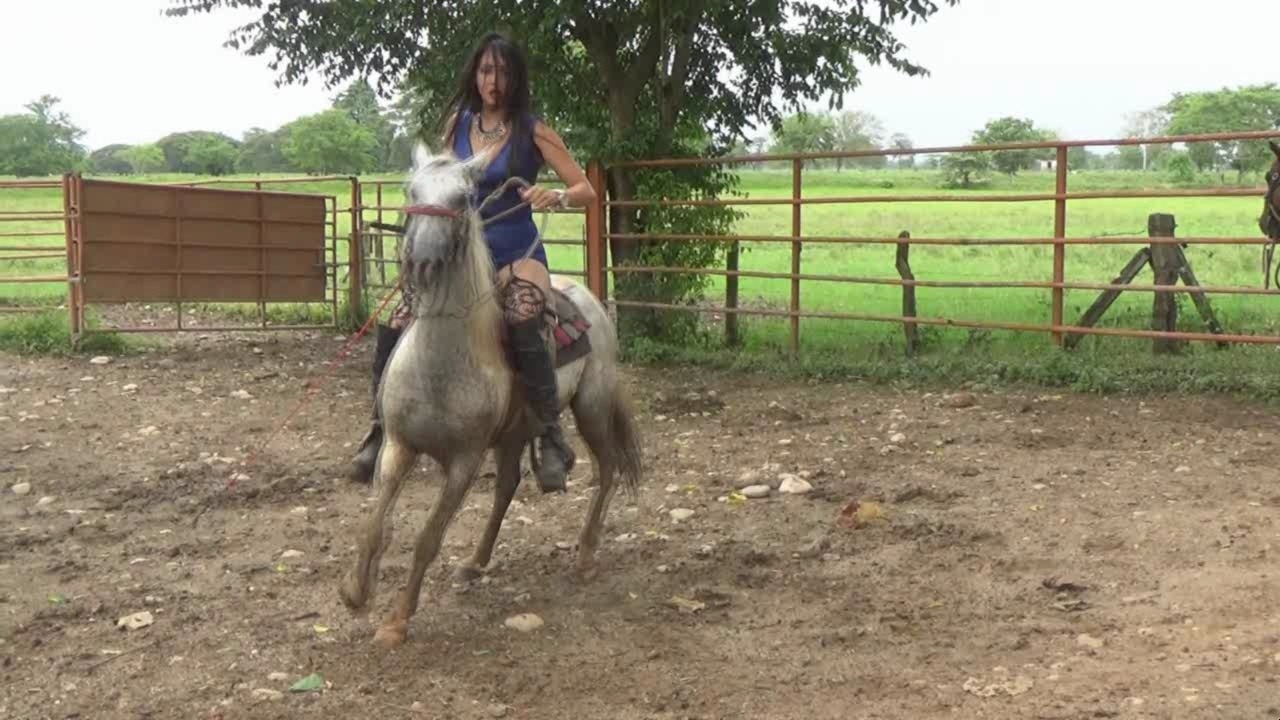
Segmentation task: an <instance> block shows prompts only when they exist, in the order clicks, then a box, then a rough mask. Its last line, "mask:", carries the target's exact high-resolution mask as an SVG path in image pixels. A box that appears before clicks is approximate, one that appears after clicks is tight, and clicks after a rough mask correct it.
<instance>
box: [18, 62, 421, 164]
mask: <svg viewBox="0 0 1280 720" xmlns="http://www.w3.org/2000/svg"><path fill="white" fill-rule="evenodd" d="M415 101H416V96H414V95H406V96H403V97H401V98H399V99H397V101H396V102H395V103H394V104H392V105H391V106H390V107H386V108H384V107H383V106H382V105H381V104H380V103H379V101H378V97H377V95H376V94H375V93H374V90H373V88H372V87H371V86H370V85H369V84H368V83H367V82H366V81H364V80H357V81H355V82H353V83H351V84H350V85H349V86H348V87H347V88H346V89H345V90H343V91H342V92H341V93H339V94H338V96H337V97H336V98H334V100H333V105H332V107H330V108H329V109H328V110H325V111H323V112H320V113H317V114H314V115H308V116H305V117H301V118H298V119H296V120H294V121H292V122H290V123H287V124H285V125H284V126H283V127H279V128H276V129H275V130H267V129H264V128H257V127H255V128H252V129H250V130H249V131H248V132H246V133H244V136H243V137H241V138H239V139H236V138H233V137H230V136H228V135H226V134H224V133H219V132H212V131H208V130H191V131H185V132H175V133H171V134H169V135H166V136H164V137H162V138H159V139H158V140H156V141H155V142H152V143H146V144H141V145H125V144H119V143H114V144H110V145H105V146H103V147H100V148H97V149H96V150H93V151H92V152H90V151H89V150H88V149H87V148H86V147H85V146H84V145H83V144H81V142H80V139H81V138H82V137H83V136H84V131H83V130H82V129H81V128H79V127H77V126H76V125H75V123H73V122H72V121H71V119H70V118H69V117H68V116H67V115H66V113H63V112H60V111H58V110H57V109H56V106H57V105H58V103H59V102H60V100H59V99H58V98H56V97H52V96H43V97H41V98H40V99H39V100H37V101H35V102H32V103H30V104H28V105H27V106H26V109H27V112H26V113H22V114H15V115H7V116H3V117H0V175H18V176H24V177H30V176H47V175H57V174H61V173H63V172H69V171H81V172H85V173H90V174H94V175H136V174H144V173H190V174H196V175H229V174H232V173H252V174H259V173H288V172H298V173H308V174H342V175H348V174H363V173H368V172H380V171H395V170H403V169H405V168H408V167H409V164H410V158H411V153H412V138H411V136H410V132H412V131H411V130H410V125H411V121H412V119H413V117H415V113H417V112H418V109H417V108H416V107H415Z"/></svg>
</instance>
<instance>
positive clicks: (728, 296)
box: [724, 240, 742, 347]
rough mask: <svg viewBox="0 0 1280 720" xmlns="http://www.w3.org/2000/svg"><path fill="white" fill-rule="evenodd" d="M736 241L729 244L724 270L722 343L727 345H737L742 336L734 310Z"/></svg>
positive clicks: (737, 249)
mask: <svg viewBox="0 0 1280 720" xmlns="http://www.w3.org/2000/svg"><path fill="white" fill-rule="evenodd" d="M739 251H740V248H739V245H738V241H737V240H734V241H733V242H732V243H731V244H730V245H729V252H728V256H727V257H726V259H725V270H727V271H728V272H727V274H726V275H725V278H724V307H725V310H726V312H725V314H724V343H725V345H728V346H729V347H737V346H738V345H739V344H740V343H741V342H742V338H741V337H740V336H739V335H738V313H736V312H734V310H737V309H738V255H739Z"/></svg>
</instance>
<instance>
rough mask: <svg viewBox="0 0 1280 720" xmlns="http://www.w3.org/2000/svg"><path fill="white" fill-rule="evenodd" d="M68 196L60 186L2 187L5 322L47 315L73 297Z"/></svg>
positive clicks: (0, 265) (0, 269)
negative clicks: (17, 317)
mask: <svg viewBox="0 0 1280 720" xmlns="http://www.w3.org/2000/svg"><path fill="white" fill-rule="evenodd" d="M63 195H64V193H63V183H62V182H60V181H57V180H6V181H0V298H3V300H0V316H3V315H11V314H17V313H35V312H42V311H46V310H48V309H49V308H50V307H57V306H58V305H59V304H61V303H62V302H64V301H66V300H67V299H68V298H69V297H70V289H69V283H70V282H71V280H70V278H69V277H68V274H67V271H66V267H67V265H66V263H67V249H66V244H65V242H64V241H63V238H65V237H66V233H67V209H66V204H65V202H64V198H63Z"/></svg>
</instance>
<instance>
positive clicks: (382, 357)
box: [351, 33, 595, 492]
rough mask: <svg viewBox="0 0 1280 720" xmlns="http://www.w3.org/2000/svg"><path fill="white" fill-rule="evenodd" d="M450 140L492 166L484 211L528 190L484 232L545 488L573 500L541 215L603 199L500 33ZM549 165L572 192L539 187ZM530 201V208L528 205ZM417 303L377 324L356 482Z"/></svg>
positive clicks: (471, 69)
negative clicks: (533, 100)
mask: <svg viewBox="0 0 1280 720" xmlns="http://www.w3.org/2000/svg"><path fill="white" fill-rule="evenodd" d="M444 117H445V118H446V119H445V121H444V123H443V128H442V129H443V132H442V141H443V143H444V147H446V148H450V149H451V150H452V151H453V153H454V155H456V156H457V157H458V158H460V159H464V160H465V159H468V158H471V157H473V156H474V155H476V154H477V153H488V154H489V156H490V157H491V158H492V159H491V161H490V164H489V166H488V169H487V170H486V171H485V173H484V176H483V178H481V180H480V182H479V183H477V188H476V194H475V196H474V197H473V198H472V199H471V202H472V204H473V205H479V204H480V203H481V202H482V201H483V200H484V199H485V198H487V197H489V196H490V195H491V194H493V193H494V192H495V191H497V189H498V188H499V187H500V186H501V185H502V184H503V183H505V182H507V181H508V180H509V179H511V178H513V177H518V178H522V179H524V180H525V181H526V182H527V183H528V185H529V186H528V187H527V188H524V189H519V190H518V189H516V188H508V189H507V191H506V192H505V193H503V194H502V195H500V196H499V197H498V199H496V200H495V201H494V202H491V203H489V205H488V206H487V207H484V208H483V209H482V210H481V213H480V214H481V217H482V218H484V219H485V220H488V219H490V218H493V217H495V216H498V215H502V216H503V217H501V218H498V219H497V220H495V221H494V222H491V223H489V224H487V225H486V226H485V228H484V236H485V240H486V242H487V243H488V246H489V250H490V252H491V253H492V254H493V262H494V268H495V270H496V271H497V279H498V283H499V285H500V286H501V288H502V289H501V291H500V292H499V297H500V299H501V302H502V307H503V317H504V319H505V321H506V323H507V325H508V328H509V330H510V338H511V342H512V345H513V349H514V351H515V360H516V370H517V372H518V373H519V375H520V379H521V381H522V384H523V386H524V388H525V394H526V396H527V398H528V400H529V403H530V405H531V408H532V410H533V412H534V415H535V417H536V419H537V421H538V426H537V427H538V430H537V432H536V433H535V434H536V435H537V436H538V437H539V454H540V455H541V462H540V463H539V465H538V486H539V487H540V488H541V489H542V491H543V492H564V490H565V478H566V476H567V475H568V474H569V471H570V470H572V469H573V466H574V463H575V462H576V460H575V457H574V453H573V449H572V448H571V447H570V446H569V443H568V441H567V440H566V439H565V437H564V432H563V431H562V430H561V428H560V420H559V415H560V412H559V409H558V405H557V401H556V398H557V387H556V374H555V369H554V365H553V363H552V358H551V355H550V352H549V349H548V348H547V345H546V344H545V342H544V341H543V336H542V332H541V331H542V324H543V311H544V310H545V309H546V307H547V302H548V298H549V297H550V286H551V279H550V274H549V270H548V262H547V254H546V250H545V248H544V247H543V246H542V245H541V244H538V246H537V248H536V249H534V250H533V251H532V252H530V248H531V246H533V244H534V243H535V242H537V239H538V238H537V226H536V225H535V224H534V221H533V212H534V211H535V210H548V209H551V208H556V207H560V208H565V207H582V206H585V205H587V204H589V203H590V202H592V201H593V200H594V199H595V190H594V189H593V188H592V187H591V184H590V183H589V182H588V181H587V176H586V173H584V172H583V170H582V168H581V167H580V166H579V165H578V163H576V162H575V161H574V159H573V157H572V156H571V155H570V154H569V150H568V148H566V147H565V144H564V141H563V140H561V139H560V136H559V135H557V134H556V132H555V131H554V130H552V129H551V128H550V127H548V126H547V124H546V123H545V122H543V121H542V120H540V119H538V118H537V117H535V116H534V115H533V114H532V112H531V110H530V98H529V79H528V70H527V64H526V62H525V58H524V54H523V53H522V52H521V50H520V49H519V48H518V47H517V46H516V45H515V44H513V43H512V42H510V41H509V40H507V39H506V38H505V37H503V36H502V35H500V34H498V33H490V34H488V35H486V36H485V37H483V38H482V39H481V40H480V42H479V43H478V44H477V46H476V48H475V50H474V52H473V53H472V55H471V58H470V60H468V62H467V64H466V68H465V69H464V70H463V73H462V77H461V79H460V81H459V87H458V90H457V91H456V93H455V94H454V96H453V98H452V99H451V101H450V105H449V112H447V113H446V114H445V116H444ZM544 163H545V164H547V165H550V166H551V168H552V169H553V170H554V171H555V173H556V174H557V175H558V176H559V177H560V179H561V180H562V181H563V182H564V184H565V186H566V189H565V190H550V189H547V188H544V187H541V186H539V185H537V177H538V171H539V170H540V169H541V168H542V166H543V164H544ZM522 203H528V205H526V206H523V207H517V206H520V205H521V204H522ZM412 308H413V297H412V293H411V292H409V291H408V286H407V285H404V292H403V294H402V296H401V299H400V303H399V304H398V305H397V306H396V309H395V310H394V311H393V313H392V318H391V321H390V323H389V324H388V325H379V326H378V339H377V346H376V348H375V351H374V358H373V395H374V411H373V426H372V428H370V430H369V432H368V434H367V435H366V436H365V438H364V440H363V442H362V443H361V446H360V449H359V450H358V451H357V452H356V457H355V460H354V462H353V468H352V473H351V475H352V479H353V480H356V481H357V482H363V483H367V482H369V481H370V479H371V478H372V476H373V470H374V465H375V463H376V462H377V458H378V450H379V448H380V447H381V444H382V422H381V417H380V413H379V410H378V402H377V395H378V384H379V382H380V380H381V377H382V371H383V369H384V368H385V367H386V364H387V359H388V358H389V357H390V356H391V351H392V349H393V348H394V347H395V344H396V341H397V340H398V339H399V337H400V335H401V334H402V333H403V332H404V329H405V327H406V326H407V325H408V324H409V322H411V320H412Z"/></svg>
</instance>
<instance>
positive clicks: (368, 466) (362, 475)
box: [350, 325, 402, 484]
mask: <svg viewBox="0 0 1280 720" xmlns="http://www.w3.org/2000/svg"><path fill="white" fill-rule="evenodd" d="M401 332H402V331H400V330H396V329H394V328H392V327H390V326H388V325H378V344H377V345H376V346H375V348H374V351H373V383H372V384H373V424H372V426H371V427H370V428H369V432H368V433H366V434H365V436H364V439H363V440H361V441H360V449H359V450H357V451H356V456H355V459H354V460H353V461H352V463H351V473H350V479H351V480H352V481H353V482H358V483H365V484H368V483H369V482H370V481H371V480H373V470H374V468H375V466H376V465H377V462H378V451H379V450H380V449H382V416H381V413H380V412H379V411H378V384H379V383H381V382H382V371H383V370H384V369H386V367H387V359H388V358H390V357H391V351H392V349H394V348H395V346H396V341H397V340H399V339H400V334H401Z"/></svg>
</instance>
